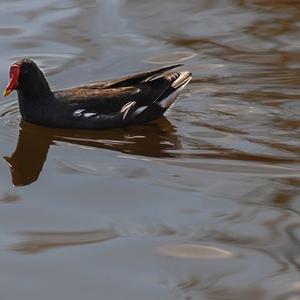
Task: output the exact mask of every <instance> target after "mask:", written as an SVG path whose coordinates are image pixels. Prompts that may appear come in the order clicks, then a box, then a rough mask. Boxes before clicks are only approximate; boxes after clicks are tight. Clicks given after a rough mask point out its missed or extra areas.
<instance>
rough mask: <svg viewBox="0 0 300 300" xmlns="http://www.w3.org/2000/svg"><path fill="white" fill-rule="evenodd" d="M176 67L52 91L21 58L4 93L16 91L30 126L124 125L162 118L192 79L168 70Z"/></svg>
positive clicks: (11, 72) (185, 73)
mask: <svg viewBox="0 0 300 300" xmlns="http://www.w3.org/2000/svg"><path fill="white" fill-rule="evenodd" d="M178 66H180V65H173V66H169V67H164V68H161V69H157V70H152V71H147V72H142V73H136V74H132V75H129V76H126V77H122V78H119V79H115V80H108V81H102V82H96V83H91V84H88V85H82V86H78V87H74V88H70V89H66V90H61V91H51V89H50V87H49V84H48V82H47V80H46V78H45V76H44V74H43V72H42V71H41V70H40V69H39V67H38V66H37V65H36V64H35V63H34V62H33V61H32V60H30V59H20V60H18V61H17V62H15V63H14V64H12V65H11V67H10V72H9V83H8V85H7V87H6V89H5V90H4V93H3V95H4V96H7V95H9V94H10V93H11V92H12V91H13V90H17V92H18V99H19V107H20V111H21V115H22V118H23V119H24V120H25V121H28V122H31V123H35V124H39V125H44V126H49V127H61V128H78V129H104V128H110V127H122V126H127V125H130V124H138V123H144V122H147V121H151V120H155V119H157V118H159V117H160V116H162V115H163V114H164V112H165V111H166V110H167V109H168V108H169V107H170V106H171V105H172V104H173V102H174V101H175V99H176V97H177V96H178V94H179V93H180V92H181V91H182V90H183V88H184V87H185V86H186V85H187V84H188V82H189V81H190V80H191V78H192V76H191V73H190V72H188V71H183V72H168V71H170V70H172V69H174V68H176V67H178Z"/></svg>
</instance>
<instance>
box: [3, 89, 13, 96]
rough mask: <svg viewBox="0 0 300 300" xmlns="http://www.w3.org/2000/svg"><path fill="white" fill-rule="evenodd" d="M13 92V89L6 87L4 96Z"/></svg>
mask: <svg viewBox="0 0 300 300" xmlns="http://www.w3.org/2000/svg"><path fill="white" fill-rule="evenodd" d="M11 92H12V90H8V89H5V90H4V92H3V96H4V97H6V96H8V95H9V94H10V93H11Z"/></svg>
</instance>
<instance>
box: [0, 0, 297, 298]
mask: <svg viewBox="0 0 300 300" xmlns="http://www.w3.org/2000/svg"><path fill="white" fill-rule="evenodd" d="M299 29H300V4H299V3H298V1H275V0H273V1H262V0H252V1H250V0H248V1H212V0H209V1H208V0H206V1H205V0H202V1H194V0H188V1H179V0H178V1H177V0H173V1H171V0H164V1H159V0H153V1H143V0H139V1H136V0H127V1H126V0H113V1H101V0H88V1H86V0H85V1H83V0H69V1H67V0H63V1H57V0H45V1H37V0H31V1H25V0H18V1H17V0H15V1H11V0H9V1H8V0H3V1H2V2H1V3H0V37H1V41H0V50H1V56H0V62H1V64H0V76H1V78H0V79H1V81H0V82H1V85H0V86H1V88H3V87H4V86H5V84H6V82H7V74H8V67H9V64H10V63H11V62H14V61H15V60H16V59H17V58H19V57H24V56H29V57H31V58H33V59H34V60H35V61H37V63H38V64H39V65H40V66H41V67H42V68H43V70H44V71H45V73H46V74H47V77H48V80H49V82H50V84H51V86H52V87H53V88H54V89H62V88H65V87H71V86H74V85H77V84H81V83H85V82H89V81H95V80H101V79H107V78H114V77H118V76H121V75H125V74H127V73H130V72H135V71H140V70H146V69H150V68H155V67H159V66H163V65H167V64H172V63H178V62H181V63H184V64H185V65H184V67H182V69H188V70H190V71H192V72H193V80H192V81H191V83H190V84H189V85H188V86H187V88H186V89H185V90H184V92H183V93H182V94H181V96H180V97H179V99H178V101H177V102H176V104H175V105H174V106H173V107H172V109H170V110H169V111H168V113H167V114H166V117H165V118H162V119H160V120H158V121H156V122H153V123H149V124H146V125H143V126H134V127H128V128H124V129H112V130H106V131H100V132H92V131H80V130H62V129H60V130H57V129H50V128H43V127H40V126H36V125H32V124H28V123H26V122H23V121H21V119H20V114H19V110H18V105H17V99H16V95H15V94H12V96H10V97H9V98H7V99H4V98H2V99H1V104H0V116H1V117H0V139H1V145H0V154H1V157H3V159H2V160H1V161H0V182H1V185H0V225H1V226H0V227H1V231H0V250H1V255H0V265H1V276H0V279H1V280H0V290H1V299H5V300H15V299H23V300H27V299H28V300H29V299H30V300H32V299H45V300H47V299H49V300H50V299H72V300H76V299H78V300H79V299H86V300H92V299H93V300H94V299H102V298H103V299H112V300H117V299H122V300H124V299H125V300H126V299H130V300H132V299H144V300H147V299H149V300H150V299H164V300H165V299H209V300H212V299H213V300H218V299H228V300H232V299H237V300H238V299H249V300H250V299H251V300H252V299H256V300H259V299H278V300H282V299H288V300H292V299H298V298H300V276H299V269H300V256H299V245H300V219H299V212H300V101H299V99H300V98H299V97H300V96H299V94H300V85H299V84H300V63H299V62H300V42H299V41H300V30H299Z"/></svg>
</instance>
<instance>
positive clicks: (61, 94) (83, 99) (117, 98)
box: [54, 75, 171, 114]
mask: <svg viewBox="0 0 300 300" xmlns="http://www.w3.org/2000/svg"><path fill="white" fill-rule="evenodd" d="M168 76H171V75H167V76H165V77H159V78H156V79H153V80H151V81H145V82H141V83H139V84H136V85H134V86H127V87H116V86H115V85H114V86H113V87H110V88H105V89H102V88H99V89H97V88H89V87H85V88H74V89H69V90H64V91H58V92H54V95H55V98H56V100H57V101H58V102H61V103H62V104H65V105H67V106H69V107H72V109H74V110H78V109H88V110H89V111H94V112H99V113H103V114H110V113H116V112H120V111H121V110H122V108H123V106H124V105H126V104H127V103H129V102H135V107H136V108H139V107H143V106H148V105H150V104H152V103H153V102H154V101H155V100H156V99H158V98H159V96H160V95H162V94H163V93H164V92H165V91H166V89H167V88H168V87H169V86H170V84H171V82H170V80H169V78H168Z"/></svg>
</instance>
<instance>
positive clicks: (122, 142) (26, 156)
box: [4, 118, 181, 186]
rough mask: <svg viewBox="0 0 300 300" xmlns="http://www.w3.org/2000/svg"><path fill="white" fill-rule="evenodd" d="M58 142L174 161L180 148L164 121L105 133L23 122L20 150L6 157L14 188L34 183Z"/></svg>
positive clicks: (166, 122)
mask: <svg viewBox="0 0 300 300" xmlns="http://www.w3.org/2000/svg"><path fill="white" fill-rule="evenodd" d="M56 142H66V143H71V144H77V145H82V146H87V147H96V148H103V149H109V150H114V151H119V152H122V153H130V154H134V155H142V156H147V157H172V156H174V155H175V154H172V150H177V149H180V148H181V143H180V141H179V139H178V137H177V135H176V129H175V127H174V126H173V125H172V124H171V123H170V122H169V121H168V120H167V119H165V118H161V119H160V120H158V121H156V122H154V123H149V124H146V125H143V126H134V127H128V128H120V129H111V130H105V131H83V130H65V129H54V128H45V127H40V126H36V125H33V124H30V123H27V122H24V121H21V122H20V130H19V138H18V143H17V147H16V149H15V151H14V153H13V154H12V155H11V156H10V157H8V156H6V157H4V159H5V160H6V161H7V163H8V165H9V167H10V171H11V177H12V183H13V185H15V186H24V185H28V184H31V183H33V182H35V181H36V180H37V179H38V177H39V174H40V172H41V171H42V168H43V165H44V162H45V161H46V158H47V154H48V151H49V149H50V146H51V145H53V144H55V143H56ZM173 153H174V152H173Z"/></svg>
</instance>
